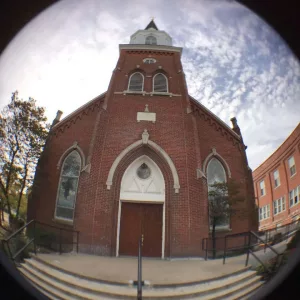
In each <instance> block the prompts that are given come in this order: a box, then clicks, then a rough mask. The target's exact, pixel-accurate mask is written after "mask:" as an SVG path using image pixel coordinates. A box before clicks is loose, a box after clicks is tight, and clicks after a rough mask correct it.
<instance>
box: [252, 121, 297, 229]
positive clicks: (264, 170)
mask: <svg viewBox="0 0 300 300" xmlns="http://www.w3.org/2000/svg"><path fill="white" fill-rule="evenodd" d="M291 157H293V158H294V162H295V171H296V172H295V174H294V175H291V171H290V168H289V164H288V160H289V158H291ZM276 170H278V174H279V180H280V185H278V186H277V187H275V179H274V172H275V171H276ZM253 179H254V186H255V196H256V203H257V205H258V207H260V208H262V207H264V206H266V205H269V206H270V214H269V217H268V216H266V217H267V218H265V219H262V220H260V224H259V225H260V229H261V230H263V229H270V228H275V227H276V225H277V226H279V225H284V224H287V223H290V222H291V221H293V220H295V219H297V217H298V215H299V216H300V206H299V205H298V204H299V202H300V200H299V196H300V195H299V193H300V124H298V126H297V127H296V128H295V130H294V131H293V132H292V133H291V135H290V136H289V137H288V138H287V139H286V140H285V141H284V142H283V144H282V145H281V146H280V147H279V148H278V149H277V150H276V151H275V152H274V153H273V154H272V155H271V156H270V157H269V158H268V159H266V160H265V161H264V162H263V163H262V164H261V165H260V166H259V167H258V168H257V169H256V170H254V171H253ZM262 181H264V184H265V194H264V195H261V191H260V182H262ZM297 188H298V196H297V198H296V200H297V203H296V204H294V205H292V206H291V205H290V191H292V190H295V189H297ZM295 196H296V195H294V198H295ZM281 197H284V202H285V209H284V210H283V209H282V208H281V211H280V212H279V213H278V212H277V213H276V214H275V211H274V200H277V199H280V198H281Z"/></svg>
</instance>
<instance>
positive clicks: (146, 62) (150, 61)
mask: <svg viewBox="0 0 300 300" xmlns="http://www.w3.org/2000/svg"><path fill="white" fill-rule="evenodd" d="M143 63H144V64H155V63H156V59H155V58H152V57H147V58H144V59H143Z"/></svg>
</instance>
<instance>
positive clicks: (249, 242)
mask: <svg viewBox="0 0 300 300" xmlns="http://www.w3.org/2000/svg"><path fill="white" fill-rule="evenodd" d="M250 245H251V231H249V240H248V247H247V248H248V249H247V258H246V263H245V267H247V266H248V262H249V253H250Z"/></svg>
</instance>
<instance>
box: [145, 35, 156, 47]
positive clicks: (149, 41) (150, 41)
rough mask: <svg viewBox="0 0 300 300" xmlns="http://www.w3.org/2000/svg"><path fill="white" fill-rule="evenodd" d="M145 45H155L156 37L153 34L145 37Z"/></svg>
mask: <svg viewBox="0 0 300 300" xmlns="http://www.w3.org/2000/svg"><path fill="white" fill-rule="evenodd" d="M146 45H157V39H156V37H155V36H153V35H149V36H147V37H146Z"/></svg>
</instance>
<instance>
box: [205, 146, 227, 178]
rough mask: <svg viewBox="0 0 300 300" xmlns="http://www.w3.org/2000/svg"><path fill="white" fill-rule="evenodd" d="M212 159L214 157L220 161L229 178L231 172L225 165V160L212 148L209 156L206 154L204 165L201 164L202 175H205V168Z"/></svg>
mask: <svg viewBox="0 0 300 300" xmlns="http://www.w3.org/2000/svg"><path fill="white" fill-rule="evenodd" d="M213 157H216V158H217V159H219V160H220V161H221V163H222V164H223V165H224V167H225V168H226V170H227V174H228V177H229V178H231V171H230V168H229V165H228V164H227V162H226V160H225V159H224V158H223V157H222V156H221V155H220V154H219V153H217V150H216V148H212V152H211V153H210V154H208V156H207V157H206V158H205V160H204V163H203V169H202V172H203V174H206V168H207V165H208V162H209V161H210V160H211V158H213Z"/></svg>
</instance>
